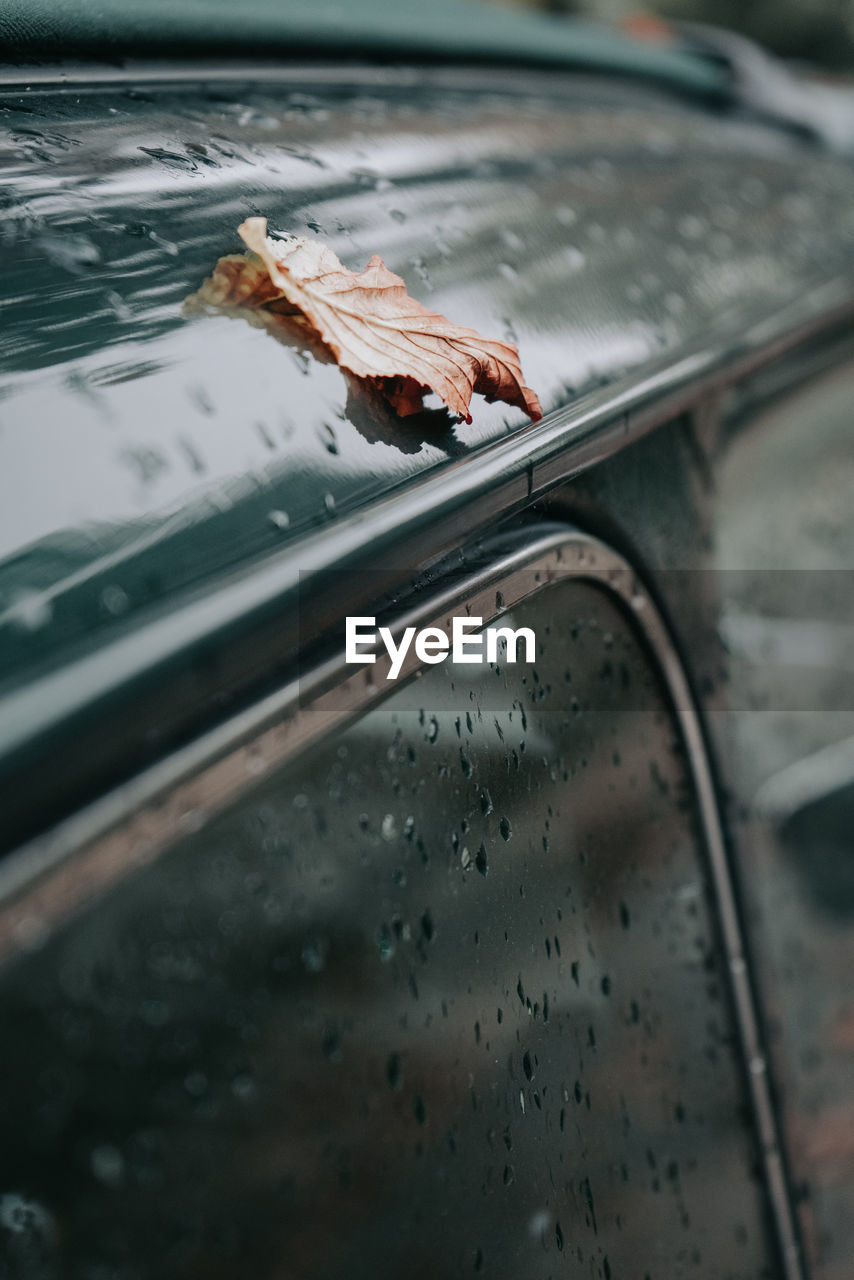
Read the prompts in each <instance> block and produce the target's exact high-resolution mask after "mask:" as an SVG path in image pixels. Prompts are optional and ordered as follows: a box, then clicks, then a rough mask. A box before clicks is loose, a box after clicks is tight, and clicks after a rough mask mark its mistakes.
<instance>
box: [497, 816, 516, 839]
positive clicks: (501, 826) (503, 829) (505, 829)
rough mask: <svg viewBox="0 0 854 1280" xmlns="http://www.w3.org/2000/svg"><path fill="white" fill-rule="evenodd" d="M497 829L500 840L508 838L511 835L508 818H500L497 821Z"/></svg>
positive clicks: (511, 829)
mask: <svg viewBox="0 0 854 1280" xmlns="http://www.w3.org/2000/svg"><path fill="white" fill-rule="evenodd" d="M498 830H499V831H500V833H501V839H502V840H509V839H510V837H511V836H512V835H513V828H512V827H511V826H510V819H509V818H501V819H500V820H499V823H498Z"/></svg>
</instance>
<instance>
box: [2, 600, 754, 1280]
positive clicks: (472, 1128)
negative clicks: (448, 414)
mask: <svg viewBox="0 0 854 1280" xmlns="http://www.w3.org/2000/svg"><path fill="white" fill-rule="evenodd" d="M513 623H514V625H515V626H528V627H530V628H532V629H533V630H534V632H535V635H536V637H537V643H538V649H537V657H536V662H535V663H533V664H532V665H528V664H526V663H523V662H518V663H517V664H515V665H512V664H510V663H508V662H507V661H506V658H504V657H502V655H501V654H499V660H498V661H497V662H496V663H493V664H491V665H489V664H487V665H483V666H461V665H454V664H453V663H450V662H447V663H444V664H442V665H438V666H433V667H431V668H430V669H429V670H425V671H424V673H423V674H422V675H421V676H420V678H416V679H414V680H412V681H410V682H409V683H408V684H406V685H403V686H401V687H400V688H398V689H396V691H395V692H394V693H393V694H392V695H391V696H390V697H388V698H387V699H386V700H385V701H384V702H382V703H381V704H380V705H379V706H377V707H376V708H375V709H373V710H371V711H369V712H368V713H367V714H365V715H364V716H363V717H362V718H361V719H360V720H358V721H357V722H356V723H355V724H354V725H352V726H351V727H350V728H348V729H345V730H340V731H336V732H334V733H333V734H331V735H330V736H329V737H328V738H327V739H326V740H325V741H323V742H322V743H320V744H319V745H317V746H315V747H314V748H312V749H310V750H308V751H306V752H304V754H303V755H302V756H300V757H298V758H296V759H295V760H293V761H292V762H291V763H290V764H289V765H287V766H285V767H284V768H280V769H278V770H276V771H275V772H274V773H273V774H272V775H271V776H269V777H266V778H264V777H259V781H258V783H257V784H256V785H255V786H254V788H253V789H252V791H251V792H250V793H249V794H248V795H246V796H244V798H243V799H242V800H241V801H240V802H239V803H237V804H235V805H233V806H232V807H231V808H230V809H229V810H228V811H227V812H225V813H223V814H222V815H221V816H220V817H218V818H217V819H215V820H214V821H212V822H211V823H210V824H209V825H207V826H206V827H204V828H203V829H202V830H199V831H196V832H190V833H188V834H187V835H186V836H185V837H184V838H183V839H181V840H180V842H179V843H178V844H177V845H176V846H175V847H173V848H172V849H171V851H169V852H168V853H166V854H165V855H164V856H162V857H161V858H160V859H159V860H158V861H156V862H154V863H153V864H151V865H150V866H149V867H147V868H146V869H144V870H142V871H140V872H138V873H137V874H135V875H133V876H131V877H129V878H127V879H125V880H124V881H122V882H121V883H120V884H119V885H118V886H116V887H114V888H113V889H112V891H111V892H110V893H109V894H108V895H107V897H106V898H105V899H104V900H103V901H101V902H100V904H99V905H98V907H97V909H95V910H92V911H90V912H88V913H85V914H83V915H82V916H80V917H78V918H77V919H76V921H74V922H73V923H71V924H69V925H67V926H66V927H64V928H62V929H60V930H59V931H58V932H57V933H55V934H54V935H53V936H52V937H50V938H49V939H47V940H42V945H41V946H40V947H39V948H36V949H34V950H33V951H32V952H31V953H30V954H29V955H25V956H24V957H23V958H22V959H21V960H19V961H18V962H17V963H16V964H12V965H9V966H7V968H6V970H5V972H4V975H3V980H2V988H0V999H2V1007H3V1020H4V1024H5V1025H7V1026H11V1027H14V1028H15V1029H16V1032H15V1035H14V1036H12V1037H10V1038H9V1039H8V1040H7V1042H6V1044H5V1046H4V1054H3V1058H2V1063H0V1082H2V1094H3V1096H5V1097H14V1098H15V1099H16V1105H15V1107H14V1108H5V1109H4V1110H3V1113H2V1116H0V1152H2V1156H0V1161H2V1169H3V1175H2V1184H0V1189H2V1191H3V1193H4V1194H3V1199H2V1200H0V1213H3V1214H5V1215H6V1218H4V1222H5V1221H7V1220H8V1221H14V1223H17V1224H18V1225H17V1226H15V1228H14V1229H13V1230H12V1231H9V1230H7V1231H6V1234H5V1235H3V1236H2V1239H3V1240H4V1245H5V1248H6V1258H5V1259H4V1262H5V1267H6V1269H5V1271H4V1274H12V1275H15V1276H17V1275H32V1274H34V1272H33V1270H32V1268H33V1266H34V1265H36V1263H37V1265H38V1266H39V1267H41V1271H39V1272H38V1274H44V1275H46V1276H53V1275H56V1276H59V1275H63V1276H65V1275H75V1276H78V1275H79V1276H84V1275H85V1276H91V1275H106V1274H112V1275H123V1276H124V1275H128V1276H129V1275H131V1274H133V1275H134V1276H137V1277H149V1276H151V1277H153V1276H162V1275H166V1274H168V1275H180V1276H186V1277H191V1276H193V1277H195V1276H199V1277H201V1276H205V1277H209V1276H211V1275H214V1276H238V1275H239V1276H245V1275H247V1274H251V1275H253V1276H256V1277H265V1276H270V1277H273V1276H282V1275H287V1276H302V1275H311V1276H312V1277H317V1278H318V1280H319V1278H320V1277H324V1278H327V1277H328V1278H330V1280H331V1278H332V1277H347V1278H348V1280H354V1278H361V1277H365V1278H367V1277H369V1276H370V1277H378V1276H388V1277H389V1278H391V1277H398V1276H400V1275H404V1274H408V1275H412V1276H425V1277H426V1276H437V1275H439V1276H456V1275H460V1276H466V1275H470V1274H477V1273H481V1272H482V1273H483V1274H484V1275H494V1276H501V1277H508V1278H510V1277H513V1278H517V1277H518V1280H534V1278H536V1277H542V1280H545V1278H546V1277H548V1276H554V1275H557V1274H569V1275H577V1276H579V1277H580V1276H584V1277H588V1276H596V1277H608V1276H613V1277H618V1276H620V1275H633V1276H643V1275H649V1276H650V1277H652V1276H658V1277H676V1276H692V1275H696V1276H710V1275H712V1274H714V1275H724V1274H726V1275H729V1276H733V1277H735V1276H738V1277H745V1278H746V1277H751V1278H755V1277H757V1276H760V1275H771V1274H773V1273H774V1272H773V1267H772V1265H771V1256H772V1255H771V1252H770V1246H769V1242H768V1238H767V1236H766V1227H765V1202H764V1192H763V1189H762V1186H761V1182H760V1174H759V1173H758V1165H757V1162H756V1152H755V1149H754V1142H753V1138H752V1133H751V1125H750V1120H749V1114H748V1109H747V1102H746V1093H745V1089H744V1083H743V1079H742V1072H741V1066H740V1062H739V1052H738V1047H737V1037H736V1034H735V1026H734V1020H733V1015H732V1012H731V1009H730V1005H729V1001H728V996H727V980H726V966H725V964H724V961H723V959H722V956H721V952H720V948H719V946H718V942H717V929H716V923H715V909H714V905H713V902H712V895H711V890H710V878H709V875H708V873H707V869H706V866H705V862H704V855H703V852H702V849H701V841H700V837H699V828H698V820H697V815H696V811H695V803H694V797H693V791H692V784H691V781H690V773H689V769H688V766H687V762H686V758H685V753H684V749H683V746H682V742H681V739H680V735H679V731H678V728H677V725H676V722H675V720H674V717H673V714H672V713H671V711H670V709H669V705H668V701H667V697H666V695H665V693H664V691H663V689H662V687H661V684H660V681H659V679H658V677H657V675H656V674H655V670H654V667H653V665H652V662H651V660H650V657H649V656H648V654H647V652H646V650H645V648H644V647H643V645H642V644H641V643H640V641H639V639H638V637H637V635H636V634H635V631H634V628H633V624H632V623H631V621H630V620H629V618H628V617H627V616H625V614H624V613H623V612H622V611H621V610H620V608H618V607H617V605H616V604H615V603H614V602H612V600H611V599H610V598H609V596H608V595H607V594H606V593H605V592H604V591H603V590H602V589H601V588H598V587H595V586H591V585H588V584H584V583H580V582H562V583H559V584H557V585H554V586H551V587H549V588H548V589H547V590H544V591H542V592H541V593H540V594H539V595H537V596H535V597H533V598H532V599H530V600H529V601H527V602H526V603H523V604H521V605H520V606H519V607H518V608H517V609H515V610H514V612H513ZM259 767H261V766H259ZM15 1215H17V1216H15ZM34 1260H35V1261H34ZM27 1267H30V1270H27ZM10 1268H11V1271H10Z"/></svg>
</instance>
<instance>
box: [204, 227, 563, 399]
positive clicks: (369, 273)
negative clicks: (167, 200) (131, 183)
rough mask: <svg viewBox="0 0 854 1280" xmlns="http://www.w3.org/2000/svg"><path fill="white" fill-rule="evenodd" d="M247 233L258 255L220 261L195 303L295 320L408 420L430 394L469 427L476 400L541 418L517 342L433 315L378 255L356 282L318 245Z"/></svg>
mask: <svg viewBox="0 0 854 1280" xmlns="http://www.w3.org/2000/svg"><path fill="white" fill-rule="evenodd" d="M238 233H239V235H240V237H241V239H242V240H243V242H244V244H245V245H246V246H247V248H248V249H250V250H252V253H253V254H254V255H256V256H255V257H248V256H247V257H240V256H239V255H231V256H229V257H227V258H221V259H220V260H219V262H218V263H217V266H216V269H215V271H214V274H213V276H212V277H211V278H210V279H209V280H206V281H205V283H204V285H203V286H202V288H201V290H200V291H199V293H198V294H197V295H195V298H194V299H193V301H194V302H197V303H202V304H206V305H212V306H221V307H240V308H248V309H250V310H252V309H256V308H264V309H265V310H268V311H269V310H272V311H275V312H281V311H284V312H286V313H288V314H291V315H292V316H293V318H294V320H297V321H298V322H299V323H300V325H301V326H304V327H305V330H306V332H307V336H309V337H312V338H315V340H316V339H317V338H319V339H320V340H321V342H322V343H323V344H324V345H325V346H326V347H327V348H328V349H329V350H330V351H331V352H332V354H333V356H334V358H335V360H336V361H337V362H338V364H339V365H340V366H341V367H342V369H347V370H349V371H350V372H351V373H353V374H355V375H356V376H357V377H359V378H366V379H369V380H370V381H371V382H373V383H375V384H376V385H377V386H378V387H379V388H380V390H381V391H382V392H383V394H384V395H385V396H386V397H387V398H388V399H389V400H390V401H391V403H392V405H393V406H394V408H395V409H396V410H397V412H398V413H399V414H401V415H402V416H406V415H407V414H411V413H417V412H418V411H419V410H420V409H421V408H422V407H423V406H422V402H421V401H422V396H423V395H424V394H425V392H426V391H428V390H429V391H435V392H436V393H437V395H439V396H440V397H441V398H442V400H444V402H445V404H446V405H447V406H448V408H449V409H450V410H451V411H452V412H453V413H456V414H459V415H460V417H462V418H465V420H466V422H471V413H470V411H469V405H470V403H471V398H472V395H473V394H474V393H475V392H478V393H480V394H481V395H483V396H485V397H486V399H487V400H490V401H493V400H503V401H505V402H506V403H507V404H512V405H516V406H517V407H518V408H520V409H523V410H524V411H525V413H527V414H528V416H529V417H530V418H532V419H533V420H534V421H536V420H537V419H538V418H541V417H542V409H541V408H540V402H539V400H538V399H537V397H536V395H535V393H534V392H533V391H532V390H531V389H530V387H526V386H525V385H524V383H523V381H522V369H521V367H520V364H519V352H518V351H517V349H516V347H515V346H514V345H513V344H512V343H510V342H499V341H497V340H495V339H490V338H482V337H481V336H480V334H479V333H477V331H476V330H475V329H467V328H464V327H463V326H462V325H457V324H452V323H451V321H449V320H446V319H445V317H444V316H441V315H439V314H438V313H437V312H435V311H428V310H427V308H426V307H424V306H422V304H421V303H420V302H416V300H415V299H414V298H410V297H409V296H408V294H407V292H406V285H405V284H404V282H403V280H401V278H400V276H396V275H395V274H394V273H393V272H392V271H389V269H388V267H386V265H385V263H384V262H383V260H382V258H380V257H379V256H378V255H377V254H375V255H374V256H373V258H371V260H370V262H369V263H368V265H367V267H365V269H364V271H362V272H361V273H359V274H357V273H356V272H354V271H349V270H348V269H347V268H346V267H344V266H342V264H341V263H340V262H339V260H338V258H337V257H336V256H335V254H334V253H333V252H332V250H331V249H327V248H326V246H325V245H324V244H322V243H321V241H319V240H314V239H309V238H308V237H304V236H287V237H285V238H283V239H278V238H277V239H273V238H271V237H269V236H268V235H267V220H266V218H247V220H246V221H245V222H244V223H243V224H242V225H241V226H240V227H238Z"/></svg>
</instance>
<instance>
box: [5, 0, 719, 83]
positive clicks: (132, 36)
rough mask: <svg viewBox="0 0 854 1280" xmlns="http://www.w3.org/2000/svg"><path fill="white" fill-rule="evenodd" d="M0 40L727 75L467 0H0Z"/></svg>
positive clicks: (568, 23) (565, 24) (49, 51)
mask: <svg viewBox="0 0 854 1280" xmlns="http://www.w3.org/2000/svg"><path fill="white" fill-rule="evenodd" d="M0 41H1V42H2V44H3V45H4V46H5V47H6V48H7V49H8V50H9V51H10V52H11V53H12V54H13V55H17V56H19V57H20V56H27V55H30V56H57V55H60V56H64V57H67V56H69V55H72V54H80V53H85V54H96V55H106V56H115V55H116V54H118V55H122V54H125V55H127V54H131V53H133V54H137V55H138V54H139V53H140V52H142V51H144V52H146V53H158V54H164V53H169V54H184V55H186V54H192V53H210V52H219V53H222V52H242V53H246V52H249V51H250V50H251V51H255V52H261V53H264V54H266V55H267V56H268V57H275V56H282V55H284V56H288V57H293V56H294V55H296V54H299V53H303V54H309V55H322V56H324V57H339V56H345V57H366V56H369V57H378V58H407V59H409V58H416V59H419V60H447V59H455V60H459V59H464V60H467V61H470V62H480V63H484V62H512V63H516V64H518V65H524V64H528V65H537V66H550V67H580V68H583V69H586V70H593V71H607V72H609V73H612V74H624V75H632V76H641V77H645V78H649V79H654V80H657V81H659V82H661V83H666V84H669V85H671V86H672V87H674V88H677V89H680V90H683V91H685V92H687V93H700V94H704V95H714V96H721V95H723V94H724V93H725V92H726V88H727V83H728V77H727V75H726V72H725V70H724V69H723V68H722V67H721V66H720V65H717V64H715V63H714V62H712V61H709V60H708V59H705V58H703V57H700V56H698V55H697V54H696V53H691V52H688V51H682V50H679V49H678V48H670V47H667V46H666V45H659V44H655V43H648V42H643V41H640V40H636V39H631V38H629V37H628V36H625V35H622V34H620V33H619V32H617V31H616V30H612V29H609V28H607V27H604V26H603V27H599V26H596V25H593V24H589V23H584V22H580V21H578V20H575V19H573V20H568V19H557V18H554V17H549V16H548V15H545V14H538V13H532V12H527V13H526V12H519V11H512V10H508V9H505V8H502V7H501V6H500V5H497V6H496V5H488V4H483V3H478V2H477V0H431V3H430V4H421V3H415V2H414V0H358V2H356V3H345V2H342V0H242V3H241V4H240V6H239V7H238V8H235V6H234V5H232V4H230V3H225V2H224V0H182V3H181V4H175V3H174V0H136V2H135V3H128V2H127V0H0Z"/></svg>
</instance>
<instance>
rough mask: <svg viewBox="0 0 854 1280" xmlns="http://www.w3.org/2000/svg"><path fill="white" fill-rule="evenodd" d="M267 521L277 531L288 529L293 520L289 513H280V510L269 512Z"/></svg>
mask: <svg viewBox="0 0 854 1280" xmlns="http://www.w3.org/2000/svg"><path fill="white" fill-rule="evenodd" d="M267 519H268V520H269V521H270V524H271V525H273V526H274V528H276V529H287V527H288V525H289V524H290V523H291V518H290V516H289V515H288V513H287V511H279V510H278V509H276V510H274V511H269V512H268V513H267Z"/></svg>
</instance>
